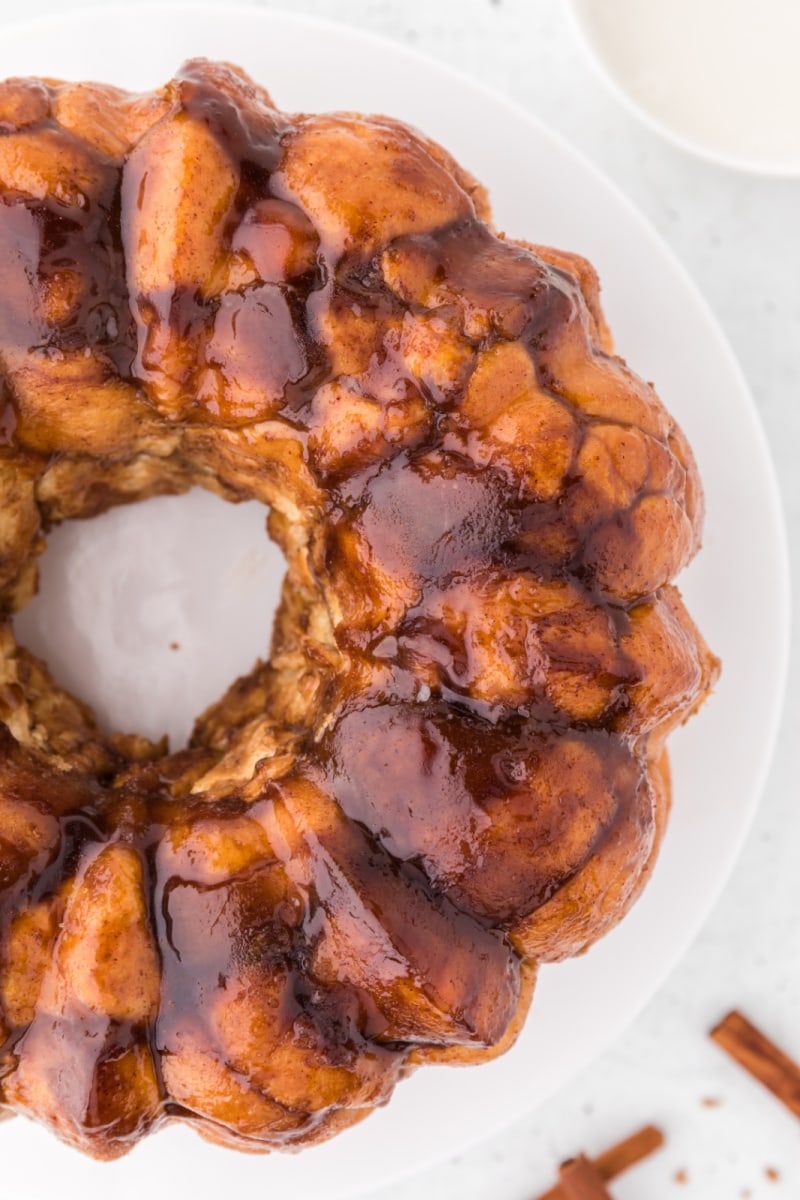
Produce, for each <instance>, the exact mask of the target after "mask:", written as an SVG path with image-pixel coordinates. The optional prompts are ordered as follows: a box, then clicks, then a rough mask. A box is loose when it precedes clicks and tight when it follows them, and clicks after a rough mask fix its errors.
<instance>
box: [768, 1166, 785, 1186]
mask: <svg viewBox="0 0 800 1200" xmlns="http://www.w3.org/2000/svg"><path fill="white" fill-rule="evenodd" d="M764 1174H765V1175H766V1177H767V1179H768V1180H769V1181H770V1183H778V1182H779V1181H780V1177H781V1173H780V1171H777V1170H776V1169H775V1167H764Z"/></svg>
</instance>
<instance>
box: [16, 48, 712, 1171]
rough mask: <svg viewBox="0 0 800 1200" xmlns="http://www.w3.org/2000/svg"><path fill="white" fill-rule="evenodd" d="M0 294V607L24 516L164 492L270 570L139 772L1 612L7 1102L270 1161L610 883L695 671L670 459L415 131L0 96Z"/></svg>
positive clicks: (646, 405) (633, 866) (664, 793)
mask: <svg viewBox="0 0 800 1200" xmlns="http://www.w3.org/2000/svg"><path fill="white" fill-rule="evenodd" d="M0 272H2V275H3V280H4V297H3V301H2V303H1V304H0V613H11V612H13V611H14V610H15V609H17V608H18V607H20V605H21V604H22V603H24V601H25V599H27V598H28V596H29V595H30V594H31V592H32V590H33V589H34V587H35V581H36V574H35V561H36V556H37V555H38V554H39V553H40V552H41V550H42V548H43V544H44V542H43V533H44V532H46V531H47V529H48V528H49V527H50V526H51V525H52V524H54V523H55V522H58V521H61V520H64V519H67V518H70V517H87V516H91V515H93V514H95V513H98V512H101V511H103V510H104V509H106V508H108V507H109V506H111V505H113V504H121V503H127V502H129V501H133V500H137V499H140V498H143V497H145V496H149V495H155V494H158V493H162V492H181V491H184V490H186V489H188V488H189V487H192V486H202V487H206V488H208V489H210V490H212V491H215V492H217V493H218V494H220V495H221V496H223V497H225V498H227V499H231V500H241V499H252V498H256V499H259V500H261V501H262V502H263V503H264V504H266V505H269V506H270V507H271V512H270V517H269V530H270V533H271V535H272V536H273V537H274V538H275V539H276V541H277V542H278V543H279V544H280V545H281V547H282V548H283V550H284V552H285V554H286V557H287V563H288V572H287V577H286V581H285V585H284V590H283V598H282V602H281V606H280V609H279V612H278V615H277V617H276V622H275V630H274V637H273V646H272V653H271V656H270V661H269V662H268V663H257V664H256V666H255V667H254V669H253V671H252V672H251V673H250V674H249V675H248V676H247V677H245V678H243V679H241V680H238V681H237V682H236V683H235V684H234V685H233V686H232V687H231V688H230V690H229V691H228V693H227V694H226V695H225V696H224V697H223V698H222V700H220V701H219V702H218V703H217V704H215V705H212V706H211V708H210V709H209V710H207V712H206V713H204V714H202V716H201V717H200V718H199V719H198V721H197V724H196V727H195V731H194V735H193V738H192V742H191V745H190V747H189V748H188V749H187V750H184V751H180V752H178V753H174V754H167V753H166V748H165V747H164V746H160V745H153V744H150V743H146V742H145V740H144V739H141V738H138V737H136V735H128V736H123V735H117V736H115V737H106V736H104V735H103V734H102V733H101V731H100V730H99V728H98V726H97V723H96V721H95V719H94V716H93V714H92V713H91V712H90V711H89V710H88V709H86V707H85V706H83V705H81V704H80V703H79V702H78V701H76V700H74V699H73V698H72V697H70V696H68V695H67V694H66V693H64V692H63V690H61V689H59V688H58V687H57V685H56V684H55V682H54V681H53V680H52V679H51V677H50V676H49V674H48V672H47V669H46V667H45V666H44V665H43V664H42V663H39V662H37V661H36V660H35V659H34V658H33V657H32V656H31V655H29V654H28V653H27V652H26V651H24V650H22V649H20V648H18V647H17V646H16V645H15V643H14V641H13V637H12V635H11V630H10V626H9V625H8V624H7V623H6V624H2V625H0V722H2V724H0V1105H1V1104H5V1105H6V1106H7V1107H10V1108H12V1109H15V1110H20V1111H25V1112H28V1113H29V1114H31V1115H33V1116H36V1117H38V1118H39V1119H40V1120H42V1121H44V1122H46V1123H47V1124H48V1125H50V1127H51V1128H52V1129H54V1131H55V1132H56V1133H58V1134H59V1135H60V1136H61V1137H63V1138H65V1139H66V1140H67V1141H69V1142H71V1143H72V1144H74V1145H76V1146H79V1147H80V1148H81V1149H83V1150H85V1151H87V1152H88V1153H90V1154H93V1155H96V1156H98V1157H115V1156H117V1155H119V1154H122V1153H125V1152H126V1150H128V1149H129V1148H130V1146H131V1145H132V1144H133V1143H134V1142H135V1141H136V1139H137V1138H139V1137H140V1136H142V1135H143V1134H144V1133H146V1132H147V1131H148V1130H149V1129H152V1128H154V1127H156V1126H157V1125H159V1124H160V1123H162V1122H164V1121H166V1120H183V1121H188V1122H189V1123H191V1124H192V1125H193V1126H194V1127H196V1128H197V1129H199V1131H200V1132H201V1133H202V1134H203V1136H205V1137H208V1138H209V1139H211V1140H214V1141H217V1142H220V1143H221V1144H224V1145H235V1146H237V1147H240V1148H243V1149H248V1150H253V1151H264V1150H268V1149H269V1148H271V1147H273V1148H274V1147H293V1146H300V1145H303V1144H308V1143H309V1142H313V1141H317V1140H320V1139H321V1138H323V1137H327V1136H330V1135H331V1134H332V1133H334V1132H336V1130H337V1129H339V1128H343V1127H345V1126H347V1125H350V1124H352V1123H354V1122H355V1121H357V1120H360V1119H361V1118H362V1117H363V1116H364V1115H366V1113H367V1112H368V1111H369V1110H370V1109H371V1108H372V1107H374V1106H375V1105H376V1104H380V1103H383V1102H384V1101H385V1099H386V1098H387V1097H388V1095H389V1094H390V1092H391V1089H392V1087H393V1086H394V1083H395V1082H396V1081H397V1079H399V1078H400V1077H402V1075H403V1074H404V1073H406V1072H407V1071H408V1070H409V1069H411V1067H413V1066H415V1065H416V1064H418V1063H420V1062H424V1061H441V1062H468V1061H482V1060H484V1059H486V1058H488V1057H491V1056H492V1054H494V1053H497V1052H500V1051H502V1050H503V1049H504V1048H505V1047H507V1046H508V1045H509V1044H510V1042H511V1041H512V1040H513V1038H514V1036H515V1035H516V1032H517V1031H518V1029H519V1026H520V1024H521V1021H522V1019H523V1016H524V1012H525V1010H526V1008H527V1005H528V1003H529V1000H530V993H531V990H532V987H533V980H534V977H535V971H536V964H537V962H538V961H544V960H549V959H557V958H561V957H564V956H566V955H568V954H574V953H579V952H581V951H582V950H584V949H585V948H586V947H587V946H588V945H589V944H591V942H592V941H593V940H595V939H596V938H597V937H599V936H600V935H601V934H602V933H603V932H604V931H605V930H606V929H608V928H610V926H611V925H613V924H614V923H615V922H616V921H617V920H619V918H620V917H621V916H622V914H623V913H624V911H625V910H626V909H627V907H628V906H629V905H630V903H631V902H632V900H633V899H634V897H635V895H636V894H637V892H638V890H639V888H640V887H641V886H642V883H643V881H644V879H645V878H646V875H647V873H648V872H649V870H650V866H651V863H652V861H653V856H654V854H655V851H656V848H657V845H658V841H659V837H660V833H661V829H662V827H663V822H664V818H665V813H666V808H667V804H668V795H669V783H668V777H667V773H666V768H665V762H666V760H665V758H664V756H663V742H664V738H665V736H666V734H667V732H668V731H669V730H670V729H671V728H672V727H673V726H674V724H675V723H676V722H678V721H680V720H683V719H685V718H686V716H687V715H688V714H689V713H690V712H692V711H693V710H694V709H695V708H696V707H697V705H698V704H699V703H700V702H701V701H702V699H703V697H704V696H705V695H706V694H707V692H708V691H709V689H710V688H711V686H712V685H713V681H714V678H715V676H716V671H717V663H716V660H715V659H714V658H713V656H712V655H711V654H710V652H709V651H708V649H707V647H706V646H705V643H704V642H703V641H702V638H701V637H700V635H699V633H698V632H697V630H696V629H695V628H694V626H693V624H692V622H691V620H690V619H689V618H688V616H687V614H686V613H685V610H684V609H683V606H682V604H681V602H680V598H679V596H678V594H677V592H676V591H675V589H674V588H673V587H672V586H671V580H672V579H673V577H674V576H675V574H676V573H677V572H678V571H679V570H680V568H681V567H682V566H683V564H684V563H685V562H686V561H687V560H688V559H689V558H690V557H691V555H692V554H693V553H694V552H695V550H696V548H697V546H698V544H699V537H700V525H701V520H702V491H701V488H700V484H699V479H698V476H697V470H696V467H695V464H694V461H693V459H692V456H691V451H690V450H689V448H688V446H687V444H686V441H685V439H684V438H683V435H682V434H681V432H680V430H679V429H678V428H677V427H676V426H675V424H674V422H673V421H672V419H671V418H670V416H669V414H668V413H667V412H666V411H665V409H664V408H663V406H662V405H661V403H660V402H659V400H658V398H657V396H656V394H655V392H654V391H653V389H652V388H651V387H650V386H649V385H647V384H645V383H643V382H642V381H641V380H639V379H638V378H637V377H636V376H635V375H633V373H632V372H631V371H629V370H628V368H627V367H626V366H625V364H624V363H623V362H622V361H621V360H620V359H618V358H616V357H614V356H613V354H612V353H611V340H610V335H609V332H608V329H607V326H606V324H605V321H604V318H603V314H602V309H601V307H600V303H599V285H598V282H597V278H596V275H595V274H594V271H593V270H592V268H591V267H590V266H589V264H588V263H586V262H585V260H583V259H580V258H578V257H577V256H575V255H571V254H568V253H565V252H562V251H556V250H552V249H547V248H543V247H532V246H530V245H527V244H525V243H521V242H513V241H511V240H508V239H505V238H502V237H500V236H498V235H497V234H496V233H495V232H494V231H493V229H492V227H491V224H490V219H489V210H488V202H487V200H486V195H485V193H484V192H483V189H482V188H481V187H480V186H479V185H478V184H477V183H476V182H475V181H474V180H473V179H472V178H471V177H470V176H468V175H467V174H466V173H465V172H464V171H463V170H462V169H461V168H460V167H458V165H457V164H455V163H454V162H453V160H452V159H451V158H450V157H449V155H447V154H446V152H445V151H443V150H442V149H441V148H440V147H438V146H436V145H435V144H433V143H431V142H430V141H429V140H428V139H426V138H425V137H424V136H423V135H422V134H420V133H418V132H416V131H414V130H410V129H408V128H406V127H405V126H403V125H401V124H399V123H398V122H396V121H393V120H391V119H390V118H388V117H370V118H367V117H363V116H360V115H358V114H352V113H347V114H334V115H306V114H300V115H295V116H289V115H286V114H283V113H281V112H279V111H278V110H276V109H275V108H274V107H273V106H272V104H271V101H270V99H269V97H268V96H267V94H266V93H265V92H263V90H261V89H260V88H258V87H256V85H254V84H253V83H252V82H251V81H249V80H248V79H247V78H246V77H245V76H244V75H243V74H242V73H241V72H240V71H238V70H237V69H235V68H231V67H228V66H226V65H224V64H209V63H205V62H202V61H198V62H193V63H189V64H187V65H186V67H184V69H183V70H182V72H181V73H180V74H179V76H178V77H177V78H176V79H175V80H173V81H172V82H171V83H170V84H168V85H167V87H166V88H164V89H162V90H161V91H160V92H158V93H155V94H153V95H146V96H131V95H129V94H127V93H124V92H121V91H119V90H118V89H115V88H110V87H107V86H104V85H96V84H62V83H59V82H58V81H53V80H45V81H36V80H27V81H25V80H22V81H20V80H18V81H8V82H7V83H5V84H3V85H0Z"/></svg>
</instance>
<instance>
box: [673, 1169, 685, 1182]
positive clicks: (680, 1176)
mask: <svg viewBox="0 0 800 1200" xmlns="http://www.w3.org/2000/svg"><path fill="white" fill-rule="evenodd" d="M672 1178H673V1179H674V1180H675V1182H676V1183H688V1182H689V1172H688V1171H685V1170H684V1169H683V1167H681V1169H680V1170H679V1171H676V1172H675V1174H674V1175H673V1176H672Z"/></svg>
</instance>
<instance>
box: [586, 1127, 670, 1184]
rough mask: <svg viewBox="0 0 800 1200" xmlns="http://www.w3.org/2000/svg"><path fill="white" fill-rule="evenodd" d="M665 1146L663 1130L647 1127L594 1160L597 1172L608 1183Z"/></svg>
mask: <svg viewBox="0 0 800 1200" xmlns="http://www.w3.org/2000/svg"><path fill="white" fill-rule="evenodd" d="M663 1145H664V1135H663V1133H662V1132H661V1130H660V1129H656V1127H655V1125H645V1127H644V1129H640V1130H638V1132H637V1133H634V1134H632V1135H631V1137H629V1138H626V1139H625V1141H624V1142H619V1143H618V1144H617V1145H616V1146H612V1147H611V1149H610V1150H606V1151H605V1153H604V1154H599V1155H598V1156H597V1158H596V1159H595V1160H594V1165H595V1170H597V1171H598V1173H599V1174H600V1175H601V1176H602V1177H603V1179H604V1180H606V1181H608V1180H609V1179H616V1177H617V1176H618V1175H621V1174H622V1172H623V1171H627V1169H628V1167H633V1166H635V1165H636V1163H638V1162H641V1160H642V1159H643V1158H647V1156H648V1154H654V1153H655V1151H656V1150H660V1149H661V1147H662V1146H663Z"/></svg>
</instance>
